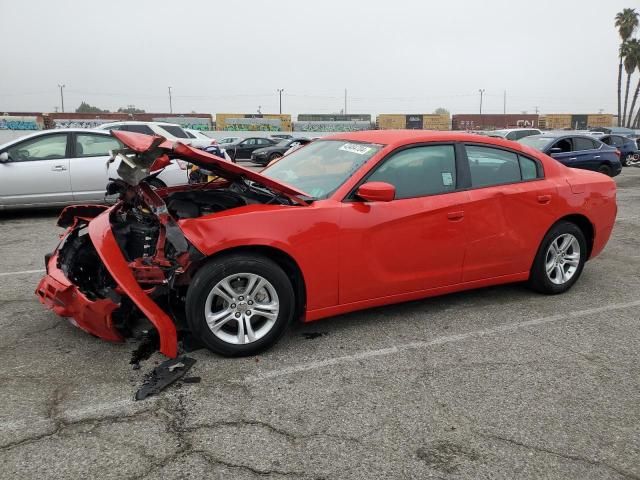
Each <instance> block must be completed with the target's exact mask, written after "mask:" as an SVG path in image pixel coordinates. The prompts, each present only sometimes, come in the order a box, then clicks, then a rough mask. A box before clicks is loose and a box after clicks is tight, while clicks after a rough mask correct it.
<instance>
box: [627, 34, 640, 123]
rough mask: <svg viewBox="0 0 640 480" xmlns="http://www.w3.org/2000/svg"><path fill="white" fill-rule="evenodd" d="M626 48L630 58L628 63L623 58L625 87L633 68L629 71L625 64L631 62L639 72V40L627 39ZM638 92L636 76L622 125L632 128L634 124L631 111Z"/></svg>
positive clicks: (639, 79)
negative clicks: (634, 86) (629, 103)
mask: <svg viewBox="0 0 640 480" xmlns="http://www.w3.org/2000/svg"><path fill="white" fill-rule="evenodd" d="M627 43H628V49H629V52H628V53H627V55H628V58H630V59H631V60H630V61H629V65H627V58H625V64H624V67H625V70H627V75H628V77H627V89H628V87H629V81H630V80H631V75H632V74H633V70H632V71H631V72H629V70H628V69H627V66H630V65H631V63H633V65H634V69H637V70H638V73H640V40H638V39H636V38H632V39H631V40H629V41H628V42H627ZM638 94H640V78H638V84H637V85H636V90H635V92H634V94H633V100H632V101H631V108H630V109H629V116H628V117H627V116H625V118H624V122H625V123H624V126H626V127H629V128H632V125H634V123H635V122H633V121H632V120H633V111H634V109H635V108H636V101H637V100H638ZM626 104H627V101H626V98H625V110H626Z"/></svg>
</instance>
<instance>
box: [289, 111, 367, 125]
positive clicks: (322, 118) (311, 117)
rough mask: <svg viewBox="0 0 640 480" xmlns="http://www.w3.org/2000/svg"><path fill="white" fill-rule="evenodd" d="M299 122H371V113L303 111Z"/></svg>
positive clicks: (299, 116)
mask: <svg viewBox="0 0 640 480" xmlns="http://www.w3.org/2000/svg"><path fill="white" fill-rule="evenodd" d="M298 122H369V123H371V115H370V114H368V113H349V114H341V113H301V114H299V115H298Z"/></svg>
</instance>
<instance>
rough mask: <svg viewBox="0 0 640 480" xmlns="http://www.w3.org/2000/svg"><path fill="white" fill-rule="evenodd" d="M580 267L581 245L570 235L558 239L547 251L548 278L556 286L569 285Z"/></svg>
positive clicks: (563, 235)
mask: <svg viewBox="0 0 640 480" xmlns="http://www.w3.org/2000/svg"><path fill="white" fill-rule="evenodd" d="M579 266H580V243H579V242H578V239H577V238H576V237H574V236H573V235H572V234H570V233H564V234H562V235H560V236H558V237H556V238H555V239H554V240H553V241H552V242H551V243H550V244H549V248H548V249H547V254H546V255H545V268H546V272H547V277H548V278H549V280H551V282H552V283H554V284H556V285H563V284H565V283H567V282H568V281H569V280H571V278H572V277H573V276H574V275H575V273H576V271H577V270H578V267H579Z"/></svg>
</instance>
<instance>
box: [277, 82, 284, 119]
mask: <svg viewBox="0 0 640 480" xmlns="http://www.w3.org/2000/svg"><path fill="white" fill-rule="evenodd" d="M282 92H284V88H279V89H278V95H280V115H282Z"/></svg>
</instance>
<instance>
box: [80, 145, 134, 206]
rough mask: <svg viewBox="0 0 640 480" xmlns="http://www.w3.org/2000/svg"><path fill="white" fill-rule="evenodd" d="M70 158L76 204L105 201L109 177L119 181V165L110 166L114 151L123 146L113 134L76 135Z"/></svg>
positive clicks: (112, 164)
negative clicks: (111, 153) (112, 151)
mask: <svg viewBox="0 0 640 480" xmlns="http://www.w3.org/2000/svg"><path fill="white" fill-rule="evenodd" d="M71 139H72V150H71V151H72V154H71V155H72V158H70V159H69V173H70V179H71V190H72V192H73V199H74V200H75V201H80V202H82V201H101V200H104V196H105V191H106V186H107V183H108V182H109V178H117V177H118V174H117V173H116V170H117V165H115V164H114V163H108V160H109V157H110V154H109V152H110V151H111V150H118V149H120V148H122V145H121V144H120V142H119V141H118V140H116V139H115V138H114V137H112V136H111V135H104V134H99V133H91V132H87V133H84V132H75V133H73V134H72V136H71Z"/></svg>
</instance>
